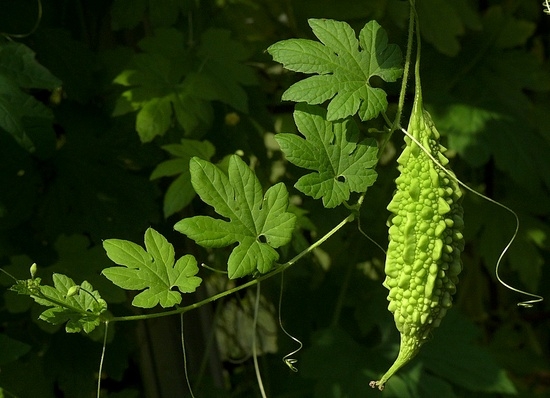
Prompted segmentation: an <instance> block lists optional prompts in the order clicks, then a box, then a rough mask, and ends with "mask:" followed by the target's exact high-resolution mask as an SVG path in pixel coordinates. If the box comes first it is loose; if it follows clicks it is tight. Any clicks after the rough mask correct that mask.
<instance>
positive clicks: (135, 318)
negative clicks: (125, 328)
mask: <svg viewBox="0 0 550 398" xmlns="http://www.w3.org/2000/svg"><path fill="white" fill-rule="evenodd" d="M354 219H355V213H352V214H350V215H348V216H347V217H346V218H344V219H343V220H342V221H340V223H338V225H336V226H335V227H334V228H332V229H331V230H330V231H329V232H327V233H326V234H325V235H324V236H323V237H321V238H320V239H319V240H317V241H316V242H315V243H313V244H312V245H311V246H309V247H308V248H307V249H305V250H303V251H302V252H300V253H299V254H297V255H296V256H294V257H293V258H292V259H290V260H289V261H287V262H286V263H284V264H281V265H280V266H278V267H277V268H275V269H274V270H273V271H271V272H268V273H267V274H264V275H262V276H260V277H258V278H256V279H253V280H251V281H248V282H246V283H244V284H242V285H239V286H236V287H234V288H232V289H229V290H225V291H223V292H221V293H218V294H215V295H213V296H210V297H208V298H206V299H204V300H201V301H197V302H196V303H193V304H190V305H187V306H185V307H179V308H176V309H175V310H171V311H165V312H158V313H154V314H143V315H129V316H119V317H116V316H115V317H110V318H106V319H104V320H105V321H107V320H108V321H109V322H125V321H139V320H144V319H153V318H160V317H163V316H171V315H177V314H183V313H185V312H187V311H191V310H194V309H196V308H199V307H202V306H203V305H206V304H209V303H211V302H214V301H216V300H219V299H221V298H223V297H225V296H229V295H230V294H233V293H236V292H238V291H240V290H243V289H246V288H249V287H251V286H254V285H256V284H258V283H260V282H262V281H264V280H266V279H269V278H271V277H272V276H273V275H277V274H279V273H281V272H283V271H285V270H286V269H288V268H289V267H290V266H292V265H293V264H295V263H296V262H297V261H298V260H300V259H301V258H302V257H304V256H306V255H307V254H309V253H311V252H312V251H313V250H315V249H316V248H317V247H319V246H320V245H322V244H323V243H324V242H325V241H327V240H328V239H329V238H330V237H331V236H332V235H334V234H335V233H336V232H338V231H339V230H340V229H341V228H342V227H343V226H344V225H346V224H347V223H350V222H352V221H353V220H354Z"/></svg>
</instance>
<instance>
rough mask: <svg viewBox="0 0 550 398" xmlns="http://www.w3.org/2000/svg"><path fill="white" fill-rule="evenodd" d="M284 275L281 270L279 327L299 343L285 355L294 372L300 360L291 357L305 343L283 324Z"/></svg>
mask: <svg viewBox="0 0 550 398" xmlns="http://www.w3.org/2000/svg"><path fill="white" fill-rule="evenodd" d="M284 275H285V273H284V272H281V290H280V292H279V327H280V328H281V330H282V331H283V333H284V334H286V335H287V336H288V337H289V338H290V339H292V340H294V341H295V342H296V343H298V348H296V349H295V350H294V351H292V352H289V353H288V354H286V355H285V356H284V357H283V362H284V363H285V365H286V366H288V367H289V368H290V370H292V371H293V372H297V371H298V368H296V366H294V364H295V363H297V362H298V360H297V359H295V358H291V357H292V356H294V355H296V353H298V352H299V351H300V350H301V349H302V347H303V346H304V345H303V344H302V342H301V341H300V340H299V339H297V338H296V337H294V336H293V335H291V334H290V333H288V332H287V331H286V329H285V328H284V326H283V320H282V318H281V312H282V306H283V285H284Z"/></svg>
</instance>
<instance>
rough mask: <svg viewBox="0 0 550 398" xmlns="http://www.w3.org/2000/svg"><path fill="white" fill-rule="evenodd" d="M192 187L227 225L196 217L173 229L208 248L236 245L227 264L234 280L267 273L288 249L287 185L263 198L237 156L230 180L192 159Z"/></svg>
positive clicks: (209, 165) (290, 225) (290, 218)
mask: <svg viewBox="0 0 550 398" xmlns="http://www.w3.org/2000/svg"><path fill="white" fill-rule="evenodd" d="M190 169H191V182H192V183H193V187H194V188H195V191H196V192H197V194H198V195H199V196H200V198H201V199H202V200H203V201H204V202H205V203H207V204H209V205H210V206H212V207H213V208H214V209H215V210H216V212H217V213H218V214H219V215H221V216H223V217H225V218H228V219H229V221H224V220H221V219H214V218H212V217H209V216H195V217H190V218H186V219H183V220H181V221H179V222H178V223H176V225H175V226H174V228H175V229H176V230H177V231H179V232H181V233H183V234H185V235H187V236H188V237H189V238H191V239H193V240H194V241H195V242H197V243H198V244H199V245H201V246H204V247H224V246H228V245H231V244H233V243H238V245H237V246H236V247H235V248H234V249H233V251H232V252H231V255H230V256H229V261H228V273H229V277H230V278H238V277H242V276H245V275H248V274H251V273H253V272H255V271H256V270H258V271H259V272H262V273H265V272H268V271H269V270H270V269H271V268H272V267H273V264H274V263H275V261H277V260H278V259H279V254H278V253H277V251H276V250H275V248H278V247H280V246H283V245H285V244H287V243H288V242H289V241H290V239H291V237H292V231H293V229H294V225H295V222H296V216H295V215H294V214H292V213H290V212H288V211H287V208H288V192H287V190H286V187H285V186H284V184H282V183H279V184H276V185H274V186H272V187H270V188H269V189H268V190H267V191H266V192H265V195H264V194H263V193H262V187H261V185H260V182H259V181H258V178H257V177H256V176H255V175H254V172H253V171H252V170H250V168H249V167H248V166H247V165H246V164H245V163H244V162H243V161H242V160H241V159H240V158H239V157H238V156H236V155H233V156H231V157H230V158H229V166H228V172H227V174H226V173H224V172H223V171H222V170H221V169H220V168H219V167H217V166H215V165H213V164H212V163H210V162H207V161H206V160H202V159H199V158H197V157H194V158H193V159H191V164H190Z"/></svg>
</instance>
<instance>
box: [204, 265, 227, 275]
mask: <svg viewBox="0 0 550 398" xmlns="http://www.w3.org/2000/svg"><path fill="white" fill-rule="evenodd" d="M201 267H203V268H206V269H207V270H209V271H212V272H217V273H218V274H227V271H223V270H221V269H216V268H212V267H211V266H209V265H206V264H205V263H202V264H201Z"/></svg>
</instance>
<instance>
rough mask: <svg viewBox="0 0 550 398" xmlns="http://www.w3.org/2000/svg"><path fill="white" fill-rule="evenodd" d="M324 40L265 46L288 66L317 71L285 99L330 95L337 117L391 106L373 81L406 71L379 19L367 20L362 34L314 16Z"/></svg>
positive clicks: (313, 100) (370, 114) (332, 115)
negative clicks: (377, 20)
mask: <svg viewBox="0 0 550 398" xmlns="http://www.w3.org/2000/svg"><path fill="white" fill-rule="evenodd" d="M309 26H311V28H312V30H313V33H314V34H315V36H317V37H318V38H319V40H320V41H321V43H319V42H315V41H312V40H305V39H290V40H283V41H280V42H278V43H275V44H273V45H272V46H270V47H269V48H268V49H267V51H268V52H269V53H270V54H271V55H272V56H273V59H274V60H275V61H277V62H280V63H282V64H283V65H284V67H285V68H287V69H290V70H292V71H296V72H302V73H317V74H318V75H317V76H312V77H308V78H306V79H304V80H302V81H299V82H298V83H295V84H294V85H292V86H291V87H290V88H289V89H288V90H286V91H285V92H284V94H283V100H289V101H296V102H307V103H308V104H321V103H323V102H325V101H327V100H330V103H329V105H328V114H327V118H328V120H338V119H342V118H345V117H347V116H351V115H354V114H355V113H357V112H359V116H360V117H361V119H362V120H369V119H372V118H374V117H376V116H377V115H378V114H379V113H380V112H382V111H385V110H386V108H387V106H388V101H387V99H386V93H385V92H384V90H382V89H380V88H375V87H372V86H371V81H370V79H371V78H372V77H373V76H378V77H380V78H382V79H383V80H385V81H387V82H394V81H396V80H397V79H398V78H399V77H400V76H401V74H402V73H403V68H402V67H401V50H400V49H399V47H398V46H397V45H395V44H389V45H388V36H387V34H386V32H385V31H384V29H382V28H381V27H380V25H379V24H378V23H377V22H376V21H370V22H368V23H367V24H366V25H365V27H364V28H363V29H361V32H360V33H359V40H357V38H356V37H355V32H354V31H353V29H352V28H351V27H350V26H349V25H348V24H347V23H345V22H339V21H333V20H330V19H310V20H309Z"/></svg>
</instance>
